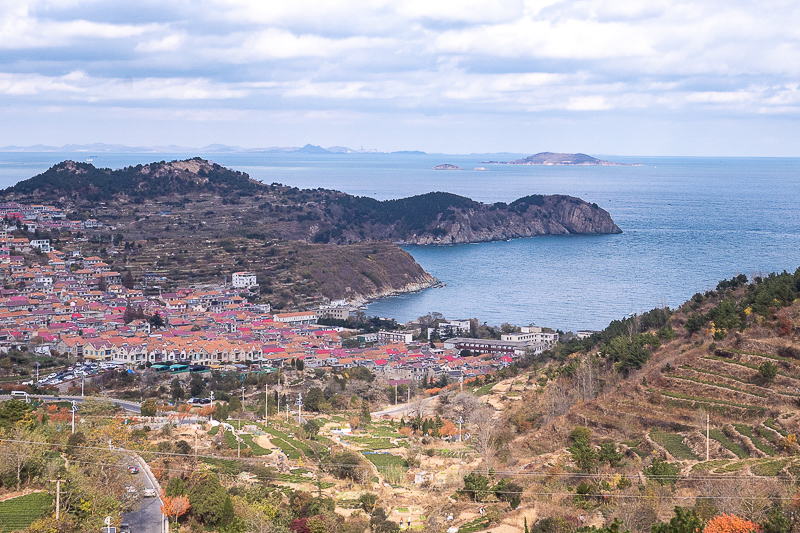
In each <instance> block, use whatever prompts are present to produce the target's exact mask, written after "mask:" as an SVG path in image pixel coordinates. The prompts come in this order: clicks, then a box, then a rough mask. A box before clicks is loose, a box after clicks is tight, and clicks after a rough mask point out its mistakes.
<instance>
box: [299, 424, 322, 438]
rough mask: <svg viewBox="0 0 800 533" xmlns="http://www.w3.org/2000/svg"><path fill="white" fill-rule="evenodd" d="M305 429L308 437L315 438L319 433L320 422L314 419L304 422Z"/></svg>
mask: <svg viewBox="0 0 800 533" xmlns="http://www.w3.org/2000/svg"><path fill="white" fill-rule="evenodd" d="M303 429H304V430H305V432H306V435H308V438H309V439H312V440H313V439H314V438H315V437H316V436H317V433H319V424H318V423H317V422H315V421H314V420H309V421H308V422H306V423H305V424H303Z"/></svg>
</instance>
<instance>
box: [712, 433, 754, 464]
mask: <svg viewBox="0 0 800 533" xmlns="http://www.w3.org/2000/svg"><path fill="white" fill-rule="evenodd" d="M709 436H710V437H711V438H712V439H714V440H715V441H717V442H719V443H720V444H722V446H723V447H725V448H726V449H728V450H730V451H732V452H733V453H734V454H736V457H738V458H740V459H744V458H746V457H750V454H749V453H747V450H745V449H744V448H742V446H741V445H739V444H737V443H735V442H733V441H732V440H731V439H729V438H728V436H727V435H725V434H724V433H723V432H721V431H720V430H718V429H712V430H711V431H710V432H709Z"/></svg>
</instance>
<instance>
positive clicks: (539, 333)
mask: <svg viewBox="0 0 800 533" xmlns="http://www.w3.org/2000/svg"><path fill="white" fill-rule="evenodd" d="M520 329H521V330H522V332H521V333H506V334H504V335H501V336H500V340H504V341H513V342H533V343H537V344H538V343H543V344H546V345H548V346H555V345H556V343H557V342H558V333H555V332H546V331H544V329H543V328H541V327H539V326H522V327H521V328H520Z"/></svg>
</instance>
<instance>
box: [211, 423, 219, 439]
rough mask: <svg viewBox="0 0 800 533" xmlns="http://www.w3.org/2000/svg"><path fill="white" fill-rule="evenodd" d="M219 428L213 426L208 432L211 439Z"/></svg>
mask: <svg viewBox="0 0 800 533" xmlns="http://www.w3.org/2000/svg"><path fill="white" fill-rule="evenodd" d="M219 428H220V427H219V426H214V427H213V428H211V429H209V430H208V434H209V435H210V436H212V437H213V436H214V435H216V434H217V433H219Z"/></svg>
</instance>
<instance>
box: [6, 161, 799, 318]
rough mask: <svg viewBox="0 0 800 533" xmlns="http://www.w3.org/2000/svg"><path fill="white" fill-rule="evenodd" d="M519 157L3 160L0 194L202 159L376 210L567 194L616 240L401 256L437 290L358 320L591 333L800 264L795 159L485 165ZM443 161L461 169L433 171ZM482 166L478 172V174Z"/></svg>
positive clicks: (384, 303) (469, 247)
mask: <svg viewBox="0 0 800 533" xmlns="http://www.w3.org/2000/svg"><path fill="white" fill-rule="evenodd" d="M527 155H530V154H471V155H447V154H415V153H395V154H382V153H356V154H303V153H297V152H288V153H274V152H270V153H214V154H203V153H196V152H193V153H179V154H154V153H119V154H113V153H112V154H109V153H101V154H75V153H54V152H44V153H31V152H25V153H19V152H6V153H0V187H3V188H5V187H9V186H11V185H13V184H15V183H17V182H18V181H21V180H23V179H27V178H29V177H31V176H34V175H36V174H38V173H40V172H42V171H44V170H46V169H47V168H49V167H50V166H52V165H54V164H56V163H58V162H60V161H63V160H65V159H73V160H81V161H83V160H86V159H92V163H93V164H94V165H96V166H99V167H109V168H121V167H124V166H127V165H134V164H139V163H149V162H153V161H161V160H165V161H170V160H173V159H183V158H187V157H195V156H200V157H204V158H207V159H210V160H213V161H216V162H218V163H220V164H222V165H225V166H227V167H230V168H233V169H236V170H241V171H244V172H247V173H248V174H250V176H251V177H253V178H255V179H258V180H261V181H263V182H265V183H283V184H286V185H291V186H295V187H300V188H320V187H321V188H326V189H337V190H340V191H344V192H346V193H350V194H354V195H360V196H369V197H372V198H376V199H379V200H385V199H391V198H402V197H406V196H412V195H416V194H423V193H427V192H431V191H445V192H451V193H455V194H459V195H463V196H467V197H470V198H473V199H475V200H478V201H481V202H487V203H493V202H512V201H513V200H515V199H517V198H520V197H522V196H527V195H530V194H568V195H572V196H577V197H579V198H582V199H584V200H586V201H587V202H594V203H597V204H598V205H599V206H600V207H602V208H604V209H606V210H607V211H608V212H609V213H610V214H611V216H612V218H613V219H614V221H615V222H616V223H617V225H618V226H619V227H620V228H621V229H622V230H623V233H622V234H619V235H597V236H584V235H565V236H544V237H534V238H527V239H514V240H509V241H502V242H490V243H477V244H461V245H452V246H405V247H404V248H405V250H407V251H408V252H409V253H410V254H411V255H412V256H413V257H414V258H415V259H416V260H417V262H419V264H420V265H422V266H423V267H424V268H425V269H426V270H427V271H428V272H430V273H431V274H432V275H434V276H436V278H438V279H439V280H440V281H441V286H440V287H437V288H431V289H427V290H423V291H420V292H416V293H410V294H401V295H398V296H393V297H389V298H384V299H381V300H377V301H374V302H371V303H370V304H369V305H368V306H367V308H366V312H367V314H368V315H374V316H381V317H391V318H395V319H397V320H398V321H402V322H405V321H408V320H412V319H415V318H417V317H419V316H422V315H425V314H427V313H430V312H439V313H442V314H443V315H444V316H445V317H447V318H448V319H466V318H477V319H478V320H479V321H480V322H481V323H484V322H485V323H487V324H490V325H500V324H502V323H510V324H515V325H530V324H536V325H540V326H545V327H552V328H555V329H560V330H562V331H577V330H598V329H602V328H604V327H605V326H607V325H608V323H609V322H610V321H612V320H614V319H619V318H624V317H626V316H630V315H632V314H636V313H642V312H644V311H647V310H649V309H652V308H655V307H664V306H669V307H672V308H674V307H676V306H678V305H680V304H681V303H683V302H684V301H686V300H687V299H688V298H690V297H691V296H692V295H693V294H695V293H697V292H702V291H706V290H709V289H713V288H714V287H715V286H716V284H717V282H718V281H719V280H721V279H725V278H731V277H733V276H736V275H738V274H745V275H748V276H757V275H765V274H768V273H770V272H776V271H783V270H788V271H794V270H795V269H797V268H798V267H800V158H744V157H742V158H734V157H630V156H624V157H623V156H613V155H597V154H594V155H596V156H597V157H600V158H602V159H607V160H612V161H616V162H619V163H637V164H639V166H519V165H498V164H487V163H485V161H492V160H495V161H508V160H513V159H516V158H519V157H525V156H527ZM441 164H452V165H457V166H459V167H461V168H462V169H463V170H433V167H434V166H436V165H441ZM478 167H485V168H486V169H487V170H475V169H476V168H478Z"/></svg>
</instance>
